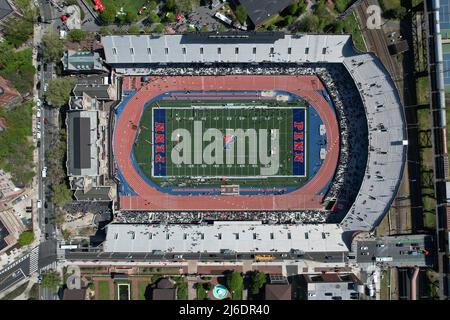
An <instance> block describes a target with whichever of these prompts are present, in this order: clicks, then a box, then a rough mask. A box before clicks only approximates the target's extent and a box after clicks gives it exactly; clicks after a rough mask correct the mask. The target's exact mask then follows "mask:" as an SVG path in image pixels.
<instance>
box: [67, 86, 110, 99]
mask: <svg viewBox="0 0 450 320" xmlns="http://www.w3.org/2000/svg"><path fill="white" fill-rule="evenodd" d="M113 91H114V88H113V86H112V85H110V84H77V85H75V88H73V94H74V96H75V97H82V96H83V94H87V95H88V96H89V97H91V98H95V99H96V100H114V98H115V95H114V94H113V93H114V92H113Z"/></svg>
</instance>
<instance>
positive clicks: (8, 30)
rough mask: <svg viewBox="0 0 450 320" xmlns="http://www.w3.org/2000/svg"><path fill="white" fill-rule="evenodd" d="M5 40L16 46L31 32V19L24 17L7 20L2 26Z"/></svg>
mask: <svg viewBox="0 0 450 320" xmlns="http://www.w3.org/2000/svg"><path fill="white" fill-rule="evenodd" d="M2 31H3V33H4V37H5V39H6V41H8V42H9V43H11V44H12V45H14V47H16V48H18V47H20V46H21V45H22V44H24V43H25V41H27V40H28V39H29V38H30V37H31V35H32V34H33V21H29V20H27V19H24V18H14V19H10V20H7V21H6V22H5V25H4V26H3V28H2Z"/></svg>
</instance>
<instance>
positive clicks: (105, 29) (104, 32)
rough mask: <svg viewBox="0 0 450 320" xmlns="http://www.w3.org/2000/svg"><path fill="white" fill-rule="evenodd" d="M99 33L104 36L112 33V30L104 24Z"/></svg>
mask: <svg viewBox="0 0 450 320" xmlns="http://www.w3.org/2000/svg"><path fill="white" fill-rule="evenodd" d="M99 33H100V34H101V35H102V36H106V35H110V34H112V30H111V29H110V28H108V27H106V26H103V27H101V28H100V30H99Z"/></svg>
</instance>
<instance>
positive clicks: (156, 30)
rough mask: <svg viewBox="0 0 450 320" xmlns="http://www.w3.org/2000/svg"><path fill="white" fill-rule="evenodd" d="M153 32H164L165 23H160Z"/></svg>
mask: <svg viewBox="0 0 450 320" xmlns="http://www.w3.org/2000/svg"><path fill="white" fill-rule="evenodd" d="M153 32H155V33H163V32H164V25H163V24H162V23H158V24H156V25H155V26H154V27H153Z"/></svg>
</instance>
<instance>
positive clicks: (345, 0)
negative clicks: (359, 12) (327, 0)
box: [334, 0, 352, 13]
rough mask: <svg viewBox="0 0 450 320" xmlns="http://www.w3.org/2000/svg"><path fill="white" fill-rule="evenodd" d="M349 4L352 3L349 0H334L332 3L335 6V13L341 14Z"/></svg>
mask: <svg viewBox="0 0 450 320" xmlns="http://www.w3.org/2000/svg"><path fill="white" fill-rule="evenodd" d="M351 3H352V1H351V0H336V1H335V2H334V5H335V8H336V10H337V12H339V13H343V12H344V11H345V10H346V9H347V8H348V7H349V5H350V4H351Z"/></svg>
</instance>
